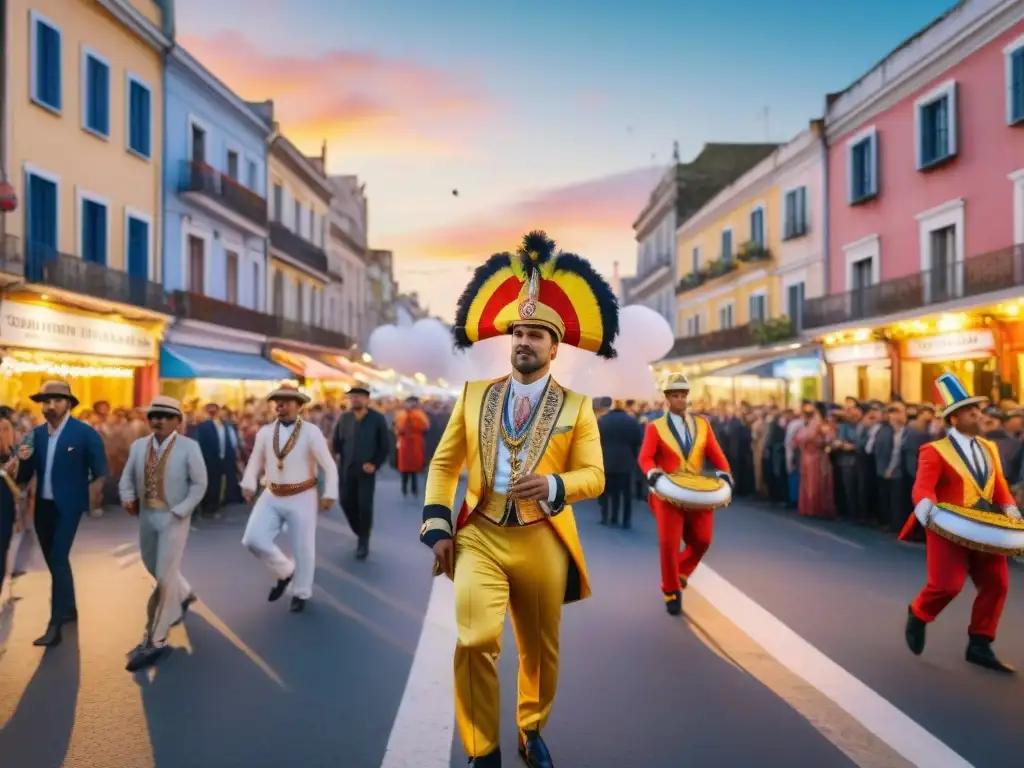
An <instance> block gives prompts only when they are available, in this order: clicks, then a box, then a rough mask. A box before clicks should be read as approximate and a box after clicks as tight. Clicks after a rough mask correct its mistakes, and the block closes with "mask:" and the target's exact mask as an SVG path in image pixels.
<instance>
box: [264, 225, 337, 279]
mask: <svg viewBox="0 0 1024 768" xmlns="http://www.w3.org/2000/svg"><path fill="white" fill-rule="evenodd" d="M270 245H271V247H273V248H277V249H278V250H281V251H284V252H285V253H287V254H288V255H289V256H291V257H292V258H293V259H297V260H298V261H300V262H302V263H303V264H305V265H306V266H307V267H309V268H310V269H315V270H316V271H317V272H327V254H326V253H324V250H323V249H322V248H318V247H317V246H315V245H313V244H312V243H311V242H309V241H308V240H306V239H305V238H302V237H300V236H299V235H297V234H295V233H294V232H292V231H291V230H290V229H288V228H287V227H286V226H284V225H283V224H281V223H280V222H277V221H272V222H270Z"/></svg>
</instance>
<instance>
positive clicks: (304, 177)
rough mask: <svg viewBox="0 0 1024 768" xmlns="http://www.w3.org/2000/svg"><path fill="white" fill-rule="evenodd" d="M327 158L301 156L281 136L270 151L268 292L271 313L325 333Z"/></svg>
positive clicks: (329, 202)
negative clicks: (269, 261) (325, 167)
mask: <svg viewBox="0 0 1024 768" xmlns="http://www.w3.org/2000/svg"><path fill="white" fill-rule="evenodd" d="M325 163H326V157H325V156H324V155H321V157H319V158H310V157H306V156H305V155H303V154H302V153H301V152H300V151H299V150H298V149H297V148H296V147H295V145H293V144H292V143H291V142H290V141H288V139H287V138H285V137H284V136H281V135H278V136H277V137H276V138H275V139H274V141H273V144H272V145H271V148H270V156H269V160H268V164H267V165H268V172H269V174H270V185H269V188H270V196H269V197H270V200H269V203H268V204H269V206H270V256H271V269H270V290H269V292H268V294H267V295H268V297H269V306H270V307H271V312H272V313H273V314H275V315H278V316H280V317H284V318H287V319H289V320H294V321H296V322H299V323H302V324H304V325H310V326H314V327H319V328H324V327H326V324H325V323H324V287H325V286H326V285H327V283H328V281H329V279H330V277H329V275H328V261H327V250H326V246H325V243H326V238H327V226H328V224H327V222H328V221H329V220H330V217H329V214H330V207H331V194H332V193H331V187H330V184H329V183H328V180H327V177H326V175H325V173H324V166H325Z"/></svg>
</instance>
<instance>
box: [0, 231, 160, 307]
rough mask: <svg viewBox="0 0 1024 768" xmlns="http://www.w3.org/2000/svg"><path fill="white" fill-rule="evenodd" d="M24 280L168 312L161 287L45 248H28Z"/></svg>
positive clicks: (13, 263) (11, 265)
mask: <svg viewBox="0 0 1024 768" xmlns="http://www.w3.org/2000/svg"><path fill="white" fill-rule="evenodd" d="M16 266H17V262H16V261H14V260H11V261H8V260H7V257H6V255H5V259H4V268H5V270H6V269H8V268H14V267H16ZM21 268H22V274H23V275H24V279H25V280H26V281H27V282H30V283H41V284H43V285H50V286H53V287H54V288H60V289H62V290H65V291H71V292H73V293H80V294H84V295H86V296H92V297H93V298H96V299H104V300H106V301H113V302H117V303H118V304H128V305H131V306H135V307H141V308H143V309H149V310H152V311H153V312H160V313H163V314H169V313H170V305H169V303H168V300H167V295H166V294H165V293H164V288H163V286H162V285H160V284H159V283H154V282H153V281H152V280H147V279H146V278H142V277H135V276H134V275H129V274H128V273H127V272H122V271H121V270H119V269H111V268H109V267H107V266H105V265H103V264H97V263H95V262H91V261H83V260H82V259H81V258H79V257H78V256H73V255H71V254H68V253H59V252H58V251H55V250H53V249H52V248H49V247H45V246H31V245H30V246H28V248H27V249H26V251H25V253H24V260H23V261H22V262H21Z"/></svg>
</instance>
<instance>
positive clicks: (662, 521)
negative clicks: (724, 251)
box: [638, 373, 732, 616]
mask: <svg viewBox="0 0 1024 768" xmlns="http://www.w3.org/2000/svg"><path fill="white" fill-rule="evenodd" d="M662 391H663V392H664V393H665V405H666V407H667V408H668V413H666V414H665V415H664V416H661V417H659V418H657V419H655V420H654V421H652V422H650V423H648V425H647V428H646V431H645V432H644V442H643V445H642V446H641V448H640V458H639V461H638V464H639V465H640V469H641V470H642V471H643V473H644V475H646V477H647V482H648V483H649V484H650V486H651V489H652V493H651V494H650V495H649V496H648V503H649V504H650V506H651V511H652V512H653V513H654V517H655V519H656V520H657V523H658V549H659V552H660V557H661V590H662V593H663V594H664V597H665V610H667V611H668V613H669V615H670V616H678V615H679V614H680V613H682V597H683V595H682V590H683V589H685V588H686V585H687V583H688V581H689V579H690V576H691V575H692V574H693V572H694V570H696V568H697V566H698V565H699V564H700V561H701V560H702V559H703V557H704V555H705V553H706V552H707V551H708V548H709V547H710V546H711V537H712V534H713V532H714V507H710V508H706V509H697V508H682V507H680V506H677V505H676V504H673V503H671V502H670V501H668V500H666V499H665V498H662V497H661V496H659V495H658V494H657V493H655V492H653V491H654V489H655V487H656V485H657V484H658V480H659V479H661V478H663V477H665V476H667V475H673V474H676V473H679V472H689V473H691V474H693V475H701V474H702V473H703V470H704V464H705V462H707V463H709V464H710V465H711V466H712V467H713V468H714V472H715V475H716V477H717V478H718V479H720V480H722V481H724V482H725V483H727V484H728V486H730V487H731V486H732V474H731V470H730V469H729V461H728V459H726V457H725V453H724V452H723V451H722V449H721V447H720V446H719V445H718V440H716V439H715V433H714V432H713V431H712V430H711V425H710V424H709V423H708V421H707V419H705V418H704V417H703V416H694V415H692V414H687V413H686V404H687V398H688V397H689V394H690V382H689V380H688V379H687V378H686V376H685V375H683V374H681V373H675V374H672V375H671V376H669V378H668V381H666V382H665V386H664V387H663V388H662ZM666 482H667V481H666ZM720 485H721V486H722V488H723V489H725V490H728V489H727V488H726V487H725V485H724V484H720ZM683 543H685V544H686V549H685V550H684V551H683V552H682V553H680V551H679V548H680V545H681V544H683Z"/></svg>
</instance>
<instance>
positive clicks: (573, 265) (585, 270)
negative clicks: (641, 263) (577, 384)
mask: <svg viewBox="0 0 1024 768" xmlns="http://www.w3.org/2000/svg"><path fill="white" fill-rule="evenodd" d="M557 265H558V266H557V268H556V270H562V269H564V270H567V271H569V272H575V273H576V274H577V275H579V276H580V277H582V278H583V279H584V280H585V281H586V283H587V285H588V286H590V290H591V291H593V292H594V296H595V297H596V298H597V305H598V306H599V307H600V308H601V326H602V327H603V328H604V336H603V338H602V339H601V348H600V349H599V350H598V351H597V355H598V357H603V358H605V359H606V360H611V359H612V358H614V357H615V356H616V355H618V353H617V352H616V351H615V347H614V346H612V343H613V342H614V341H615V337H616V336H618V335H619V300H618V299H617V298H616V296H615V291H613V290H612V287H611V286H610V285H608V282H607V281H606V280H605V279H604V278H603V277H601V275H600V274H598V272H597V270H595V269H594V268H593V267H592V266H591V265H590V262H589V261H587V260H586V259H584V258H582V257H580V256H577V255H576V254H575V253H565V252H564V251H563V252H562V253H559V254H558V262H557Z"/></svg>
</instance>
